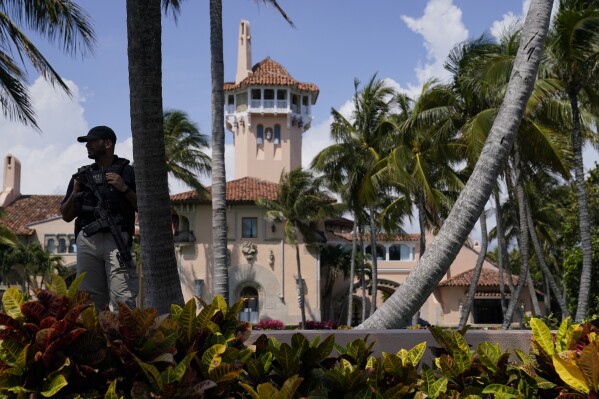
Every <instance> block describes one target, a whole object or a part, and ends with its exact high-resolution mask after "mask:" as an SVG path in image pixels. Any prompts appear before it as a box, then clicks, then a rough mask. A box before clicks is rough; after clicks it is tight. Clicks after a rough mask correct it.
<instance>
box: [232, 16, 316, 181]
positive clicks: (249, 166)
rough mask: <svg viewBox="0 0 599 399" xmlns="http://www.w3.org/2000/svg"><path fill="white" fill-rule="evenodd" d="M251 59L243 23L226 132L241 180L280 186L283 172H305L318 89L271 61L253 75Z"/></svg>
mask: <svg viewBox="0 0 599 399" xmlns="http://www.w3.org/2000/svg"><path fill="white" fill-rule="evenodd" d="M251 54H252V50H251V38H250V24H249V22H248V21H245V20H242V21H241V24H240V27H239V49H238V59H237V75H236V79H235V82H228V83H225V85H224V90H225V126H226V128H227V129H228V130H230V131H231V132H232V133H233V140H234V145H235V179H240V178H242V177H257V178H260V179H264V180H268V181H272V182H278V181H279V177H280V176H281V172H282V171H283V170H284V171H286V172H289V171H291V170H292V169H295V168H299V167H301V166H302V133H303V132H305V131H306V130H308V129H309V128H310V125H311V123H312V113H311V107H312V105H314V104H315V103H316V99H317V98H318V87H317V86H316V85H315V84H313V83H303V82H298V81H297V80H295V79H294V78H293V77H292V76H291V75H290V74H289V72H287V70H286V69H285V68H284V67H283V66H282V65H281V64H279V63H278V62H276V61H274V60H272V59H271V58H270V57H267V58H265V59H264V60H262V61H260V62H259V63H257V64H256V65H254V66H253V67H252V68H251V70H250V69H249V66H250V65H251V62H252V60H251Z"/></svg>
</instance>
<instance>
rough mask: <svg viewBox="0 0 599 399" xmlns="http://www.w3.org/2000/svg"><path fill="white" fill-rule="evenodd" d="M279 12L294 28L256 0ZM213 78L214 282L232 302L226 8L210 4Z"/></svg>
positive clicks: (218, 1)
mask: <svg viewBox="0 0 599 399" xmlns="http://www.w3.org/2000/svg"><path fill="white" fill-rule="evenodd" d="M256 1H257V2H258V3H262V4H265V5H269V6H272V7H274V8H275V9H277V10H278V11H279V13H280V14H281V15H282V16H283V18H285V20H286V21H287V22H288V23H289V24H290V25H291V26H293V23H292V22H291V19H289V17H288V16H287V14H285V12H284V11H283V9H282V8H281V7H280V6H279V4H278V2H277V1H276V0H256ZM210 74H211V77H212V96H211V109H212V166H213V167H212V188H211V194H212V253H213V262H214V264H213V268H214V269H213V270H214V279H213V287H212V291H213V293H214V295H221V296H222V297H223V298H225V300H226V301H228V300H229V274H228V268H227V209H226V208H227V201H226V186H227V182H226V175H225V127H224V123H223V121H224V119H225V115H224V112H225V111H224V108H225V102H224V98H225V95H224V74H225V72H224V61H223V4H222V0H210Z"/></svg>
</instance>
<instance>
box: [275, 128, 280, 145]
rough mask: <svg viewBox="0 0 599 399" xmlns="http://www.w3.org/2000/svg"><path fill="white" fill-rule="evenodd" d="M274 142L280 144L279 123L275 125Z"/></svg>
mask: <svg viewBox="0 0 599 399" xmlns="http://www.w3.org/2000/svg"><path fill="white" fill-rule="evenodd" d="M274 143H275V144H281V125H275V140H274Z"/></svg>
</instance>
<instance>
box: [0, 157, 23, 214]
mask: <svg viewBox="0 0 599 399" xmlns="http://www.w3.org/2000/svg"><path fill="white" fill-rule="evenodd" d="M20 196H21V162H19V160H18V159H17V158H15V156H14V155H11V154H8V155H7V156H6V158H4V177H3V180H2V192H1V193H0V207H5V206H8V205H10V204H11V203H12V202H13V201H14V200H16V199H17V198H19V197H20Z"/></svg>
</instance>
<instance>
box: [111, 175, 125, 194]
mask: <svg viewBox="0 0 599 399" xmlns="http://www.w3.org/2000/svg"><path fill="white" fill-rule="evenodd" d="M106 183H108V184H110V185H111V186H112V187H114V188H115V189H116V190H118V191H120V192H121V193H124V192H126V191H127V190H128V189H129V187H127V184H126V183H125V181H124V180H123V178H122V177H121V176H120V175H119V174H118V173H113V172H108V173H106Z"/></svg>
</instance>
